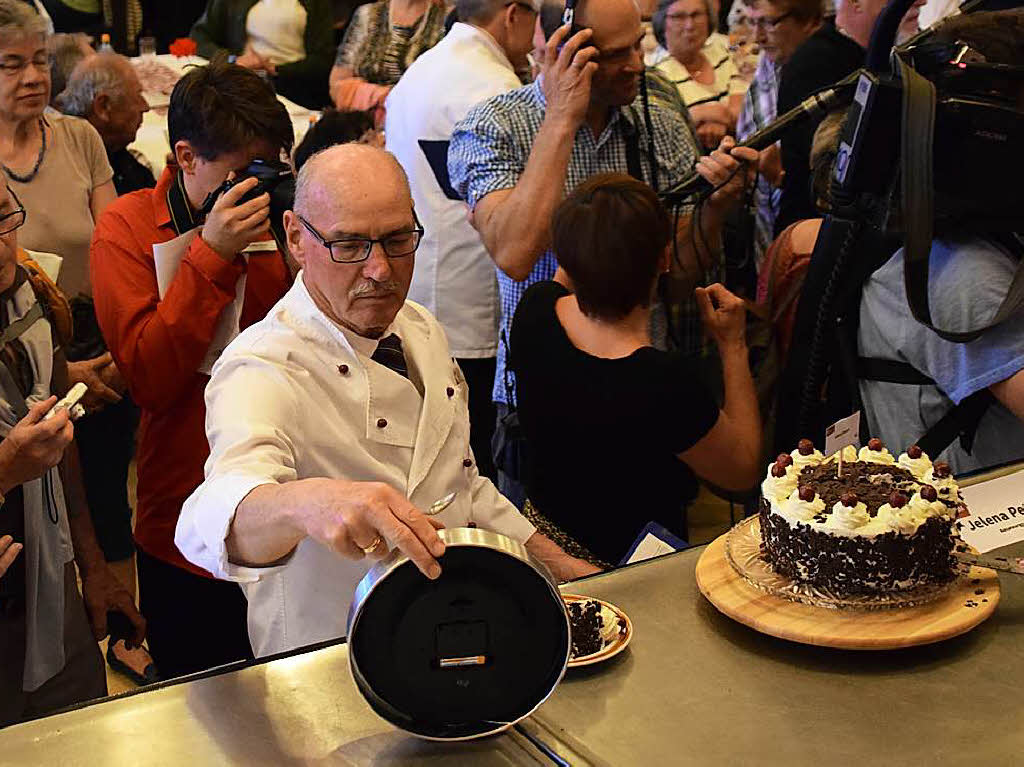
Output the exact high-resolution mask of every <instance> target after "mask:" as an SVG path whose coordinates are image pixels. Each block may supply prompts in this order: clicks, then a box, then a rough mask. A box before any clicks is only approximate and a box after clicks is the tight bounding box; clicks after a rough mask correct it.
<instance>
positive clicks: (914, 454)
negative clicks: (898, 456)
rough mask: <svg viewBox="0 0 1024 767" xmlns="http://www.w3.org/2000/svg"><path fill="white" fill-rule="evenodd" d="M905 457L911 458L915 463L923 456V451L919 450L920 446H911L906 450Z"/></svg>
mask: <svg viewBox="0 0 1024 767" xmlns="http://www.w3.org/2000/svg"><path fill="white" fill-rule="evenodd" d="M907 455H908V456H910V457H911V458H913V459H914V460H915V461H916V460H917V459H918V458H920V457H921V456H922V455H924V450H922V449H921V446H920V445H911V446H910V447H908V448H907Z"/></svg>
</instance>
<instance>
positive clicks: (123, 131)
mask: <svg viewBox="0 0 1024 767" xmlns="http://www.w3.org/2000/svg"><path fill="white" fill-rule="evenodd" d="M58 105H59V107H60V110H61V111H62V112H64V114H68V115H74V116H75V117H84V118H85V119H86V120H88V121H89V122H90V123H92V126H93V127H94V128H95V129H96V131H97V132H98V133H99V134H100V138H102V139H103V146H105V147H106V149H107V158H108V159H109V160H110V165H111V167H112V168H113V169H114V188H115V189H116V190H117V194H118V195H122V194H127V193H128V192H134V191H137V190H139V189H149V188H152V187H154V186H156V179H155V178H153V171H152V170H151V169H150V168H149V167H147V166H146V165H143V164H142V163H141V162H139V160H138V158H137V157H136V155H135V154H134V153H133V152H132V151H131V150H130V149H128V145H129V144H131V143H132V142H133V141H135V135H136V133H138V130H139V126H140V125H142V116H143V115H144V114H145V113H146V112H148V111H149V104H148V103H146V99H145V98H143V96H142V83H140V82H139V77H138V75H136V74H135V68H134V67H132V65H131V63H130V62H129V61H128V59H126V58H125V57H124V56H118V55H117V54H116V53H98V54H96V55H95V56H89V57H87V58H86V59H84V60H83V61H81V62H80V63H79V64H78V66H76V67H75V69H74V71H73V72H72V73H71V77H69V78H68V84H67V87H66V88H65V89H64V92H63V93H61V94H60V97H59V100H58Z"/></svg>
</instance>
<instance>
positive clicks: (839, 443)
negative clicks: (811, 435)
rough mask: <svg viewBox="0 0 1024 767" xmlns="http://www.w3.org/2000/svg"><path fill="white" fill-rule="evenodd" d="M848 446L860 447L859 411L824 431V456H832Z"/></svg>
mask: <svg viewBox="0 0 1024 767" xmlns="http://www.w3.org/2000/svg"><path fill="white" fill-rule="evenodd" d="M848 445H853V446H854V447H860V411H859V410H858V411H857V412H856V413H854V414H853V415H850V416H847V417H846V418H843V419H842V420H840V421H836V422H835V423H834V424H832V425H831V426H829V427H828V428H827V429H825V455H834V454H836V453H838V452H839V451H840V450H842V449H843V448H844V447H846V446H848Z"/></svg>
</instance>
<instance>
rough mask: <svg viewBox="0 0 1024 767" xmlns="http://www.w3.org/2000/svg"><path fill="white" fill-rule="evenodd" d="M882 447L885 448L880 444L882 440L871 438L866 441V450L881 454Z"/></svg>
mask: <svg viewBox="0 0 1024 767" xmlns="http://www.w3.org/2000/svg"><path fill="white" fill-rule="evenodd" d="M883 447H885V445H883V444H882V440H880V439H879V438H878V437H872V438H871V439H869V440H868V450H874V451H875V452H876V453H880V452H882V448H883Z"/></svg>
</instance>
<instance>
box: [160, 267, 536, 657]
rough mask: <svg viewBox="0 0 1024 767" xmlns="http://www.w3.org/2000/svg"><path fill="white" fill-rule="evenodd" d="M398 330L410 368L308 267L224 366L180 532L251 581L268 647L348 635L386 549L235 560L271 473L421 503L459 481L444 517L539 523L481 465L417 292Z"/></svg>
mask: <svg viewBox="0 0 1024 767" xmlns="http://www.w3.org/2000/svg"><path fill="white" fill-rule="evenodd" d="M389 333H395V334H397V335H398V337H399V338H401V339H402V345H403V348H404V352H405V358H406V363H407V365H408V368H409V376H410V378H408V379H407V378H405V377H403V376H401V375H399V374H398V373H396V372H394V371H392V370H390V369H389V368H387V367H385V366H383V365H380V364H378V363H376V362H374V361H373V360H371V359H370V356H371V355H372V354H373V352H374V351H375V349H376V347H377V341H375V340H371V339H367V338H362V337H360V336H358V335H356V334H355V333H352V332H351V331H347V330H342V329H341V328H340V327H339V326H338V325H336V324H334V323H333V322H332V321H331V320H329V319H328V318H327V317H326V316H325V315H324V314H323V313H322V312H321V311H320V310H319V309H318V308H317V307H316V305H315V304H314V303H313V301H312V299H311V298H310V296H309V293H308V292H307V290H306V287H305V285H304V283H303V278H302V273H301V272H300V273H299V276H298V277H297V278H296V280H295V284H294V285H293V286H292V288H291V289H290V290H289V291H288V293H287V294H286V295H285V296H284V297H283V298H282V299H281V300H280V301H279V302H278V303H277V305H276V306H275V307H274V308H273V309H272V310H271V312H270V313H269V314H268V315H267V317H266V318H265V319H264V320H262V321H261V322H259V323H257V324H255V325H253V326H251V327H250V328H248V329H246V330H245V331H244V332H243V333H241V334H240V335H239V336H238V338H236V339H235V340H234V341H232V342H231V344H230V345H229V346H228V347H227V349H225V351H224V353H223V355H222V356H221V358H220V360H219V361H218V362H217V364H216V365H215V366H214V368H213V375H212V377H211V379H210V383H209V384H208V386H207V388H206V434H207V437H208V438H209V441H210V458H209V460H208V461H207V462H206V479H205V481H204V482H203V484H202V485H200V486H199V488H198V489H197V490H196V491H195V492H194V493H193V494H192V496H191V497H190V498H189V499H188V501H186V502H185V506H184V508H183V509H182V512H181V517H180V519H179V520H178V526H177V530H176V531H175V537H174V541H175V543H176V544H177V546H178V548H179V549H180V550H181V552H182V554H184V555H185V557H186V558H187V559H188V560H189V561H191V562H194V563H195V564H197V565H199V566H200V567H203V568H205V569H207V570H209V571H210V572H211V573H213V574H214V575H215V576H216V577H218V578H223V579H227V580H233V581H237V582H239V583H240V584H241V585H242V588H243V590H244V591H245V595H246V597H247V598H248V600H249V614H248V618H249V639H250V641H251V642H252V647H253V652H254V653H255V654H256V655H257V656H264V655H269V654H272V653H276V652H282V651H284V650H290V649H293V648H296V647H301V646H304V645H307V644H311V643H313V642H319V641H322V640H326V639H332V638H335V637H340V636H344V635H345V621H346V617H347V615H348V609H349V604H350V602H351V599H352V592H353V590H354V589H355V587H356V585H357V584H358V582H359V580H360V579H361V578H362V577H363V575H364V574H365V573H366V571H367V570H368V569H369V568H370V566H371V565H372V564H373V561H374V560H371V559H362V560H358V561H356V560H350V559H345V558H343V557H342V556H341V555H340V554H337V553H336V552H334V551H332V550H330V549H328V548H327V547H325V546H323V545H321V544H320V543H318V542H316V541H314V540H312V539H309V538H307V539H304V540H303V541H302V542H301V543H299V545H298V546H297V547H296V549H295V550H294V552H292V553H291V554H290V555H289V556H288V558H287V559H286V561H284V562H283V563H279V564H276V565H274V566H268V567H264V568H253V567H241V566H238V565H235V564H233V563H231V562H229V561H228V557H227V552H226V550H225V543H224V539H225V538H226V537H227V533H228V530H229V528H230V526H231V522H232V519H233V518H234V514H235V509H236V508H237V506H238V504H239V503H240V502H241V501H242V499H244V498H245V496H246V495H247V494H248V493H249V492H250V491H251V490H252V489H253V488H255V487H257V486H259V485H264V484H268V483H284V482H290V481H293V480H296V479H307V478H311V477H329V478H338V479H348V480H360V481H376V482H385V483H387V484H388V485H390V486H391V487H393V488H395V489H396V490H398V491H400V492H401V493H403V494H405V495H406V496H407V497H408V498H409V499H410V500H411V501H412V502H413V503H414V504H415V505H416V506H417V507H418V508H420V509H423V508H426V507H428V506H429V505H430V504H431V503H433V502H434V501H435V500H437V499H438V498H441V497H442V496H444V495H447V494H448V493H450V492H452V491H458V495H457V496H456V498H455V502H454V503H452V505H451V506H449V507H448V508H447V509H446V510H445V511H444V512H442V513H441V514H440V515H439V516H438V519H439V520H440V521H441V522H442V523H443V524H444V525H445V526H446V527H461V526H465V525H466V524H467V523H468V522H470V521H472V522H475V523H476V524H477V525H478V526H479V527H482V528H486V529H490V530H494V531H496V532H499V533H503V534H504V535H507V536H509V537H510V538H513V539H515V540H516V541H519V542H520V543H523V542H525V541H526V539H527V538H529V537H530V535H532V534H533V532H534V528H533V526H532V525H531V524H530V523H529V522H528V521H527V520H526V519H525V518H524V517H523V516H522V515H521V514H520V513H519V512H518V511H517V510H516V508H515V507H514V506H513V505H512V504H511V503H509V502H508V501H507V500H506V499H505V498H504V497H503V496H502V495H501V494H500V493H499V492H498V491H497V489H496V488H495V487H494V485H493V484H491V482H490V480H488V479H486V478H484V477H481V476H480V474H479V473H478V472H477V468H476V463H475V461H474V460H473V455H472V452H471V450H470V447H469V411H468V407H467V396H468V392H467V387H466V384H465V382H464V381H463V379H462V375H461V373H460V372H459V368H458V366H457V365H456V364H455V363H454V362H453V360H452V358H451V353H450V351H449V349H448V342H447V340H446V339H445V335H444V331H443V330H442V329H441V326H440V325H439V324H438V323H437V321H436V320H435V319H434V318H433V317H432V316H431V315H430V313H429V312H427V311H426V310H425V309H424V308H423V307H421V306H419V305H417V304H414V303H411V302H407V303H406V304H405V306H404V307H403V308H402V309H401V311H400V312H399V313H398V316H397V317H396V318H395V321H394V322H393V323H392V325H391V327H390V328H389V329H388V331H387V333H385V335H387V334H389ZM410 379H412V380H410ZM442 567H443V561H442ZM197 641H201V638H197Z"/></svg>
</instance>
